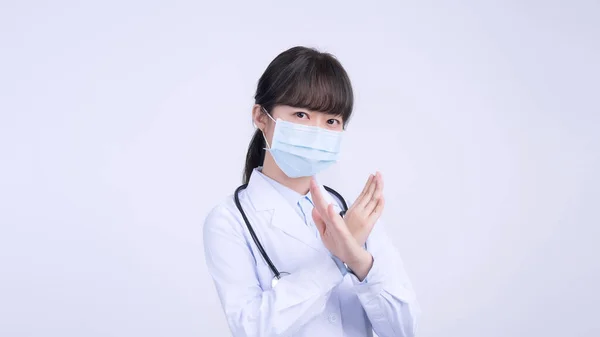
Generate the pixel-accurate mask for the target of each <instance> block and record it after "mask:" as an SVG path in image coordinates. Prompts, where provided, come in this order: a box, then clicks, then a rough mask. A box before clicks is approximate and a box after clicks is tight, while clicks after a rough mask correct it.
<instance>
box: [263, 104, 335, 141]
mask: <svg viewBox="0 0 600 337" xmlns="http://www.w3.org/2000/svg"><path fill="white" fill-rule="evenodd" d="M269 113H271V116H272V117H273V119H275V120H277V118H280V119H282V120H284V121H286V122H292V123H297V124H302V125H309V126H316V127H319V128H323V129H326V130H332V131H343V130H344V121H343V120H342V117H341V116H335V115H331V114H327V113H324V112H319V111H312V110H307V109H304V108H295V107H292V106H288V105H277V106H275V108H273V109H272V110H271V111H269ZM252 117H253V120H254V124H256V126H257V127H258V128H259V129H260V130H262V131H263V132H264V134H265V137H267V139H268V140H269V143H271V140H272V138H273V131H274V130H275V122H274V121H273V120H271V118H269V116H267V115H266V114H265V112H264V111H263V110H262V107H261V106H260V105H255V106H254V109H253V110H252Z"/></svg>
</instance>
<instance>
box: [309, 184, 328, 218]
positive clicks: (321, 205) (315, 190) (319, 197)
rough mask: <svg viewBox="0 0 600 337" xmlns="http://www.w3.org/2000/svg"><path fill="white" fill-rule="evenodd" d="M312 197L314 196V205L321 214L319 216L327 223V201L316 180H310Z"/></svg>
mask: <svg viewBox="0 0 600 337" xmlns="http://www.w3.org/2000/svg"><path fill="white" fill-rule="evenodd" d="M310 195H311V196H312V201H313V204H314V205H315V208H316V209H317V211H318V212H319V215H320V216H321V218H323V220H325V221H327V220H328V219H327V201H326V200H325V198H324V197H323V194H322V193H321V189H320V188H319V185H318V184H317V181H316V180H315V178H311V179H310Z"/></svg>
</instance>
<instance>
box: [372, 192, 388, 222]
mask: <svg viewBox="0 0 600 337" xmlns="http://www.w3.org/2000/svg"><path fill="white" fill-rule="evenodd" d="M384 207H385V198H383V197H381V198H380V199H379V202H378V203H377V206H375V209H374V210H373V212H371V214H370V215H369V223H372V224H375V222H377V220H379V217H380V216H381V214H382V213H383V208H384Z"/></svg>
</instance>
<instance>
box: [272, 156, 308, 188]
mask: <svg viewBox="0 0 600 337" xmlns="http://www.w3.org/2000/svg"><path fill="white" fill-rule="evenodd" d="M262 173H263V174H264V175H266V176H267V177H269V178H271V179H273V180H275V181H276V182H278V183H280V184H282V185H283V186H286V187H289V188H291V189H292V190H294V191H296V192H298V193H300V194H301V195H305V194H307V193H308V191H309V190H310V177H300V178H290V177H288V176H287V175H285V173H283V171H282V170H281V169H280V168H279V166H277V163H275V160H273V157H272V156H271V154H270V153H269V152H268V151H267V153H265V162H264V163H263V169H262Z"/></svg>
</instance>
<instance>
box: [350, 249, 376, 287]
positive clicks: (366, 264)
mask: <svg viewBox="0 0 600 337" xmlns="http://www.w3.org/2000/svg"><path fill="white" fill-rule="evenodd" d="M360 248H361V249H360V251H359V252H357V253H356V255H354V256H353V258H352V259H350V260H348V261H347V262H345V264H346V266H347V267H348V268H349V269H350V270H351V271H352V273H353V274H354V275H356V277H358V279H359V280H361V281H362V280H363V279H364V278H365V277H366V276H367V274H368V273H369V271H370V270H371V267H372V266H373V256H372V255H371V253H369V252H368V251H367V250H365V249H364V248H362V247H360Z"/></svg>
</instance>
